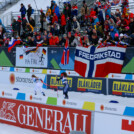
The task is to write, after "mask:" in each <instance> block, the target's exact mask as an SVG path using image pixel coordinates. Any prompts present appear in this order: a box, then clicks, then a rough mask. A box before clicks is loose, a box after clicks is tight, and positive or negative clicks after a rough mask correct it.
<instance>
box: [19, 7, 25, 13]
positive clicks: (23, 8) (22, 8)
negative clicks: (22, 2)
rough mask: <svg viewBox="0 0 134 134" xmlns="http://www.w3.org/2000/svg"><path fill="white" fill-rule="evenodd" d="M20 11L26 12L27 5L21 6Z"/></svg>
mask: <svg viewBox="0 0 134 134" xmlns="http://www.w3.org/2000/svg"><path fill="white" fill-rule="evenodd" d="M20 12H21V14H22V15H24V14H26V8H25V6H23V7H21V9H20Z"/></svg>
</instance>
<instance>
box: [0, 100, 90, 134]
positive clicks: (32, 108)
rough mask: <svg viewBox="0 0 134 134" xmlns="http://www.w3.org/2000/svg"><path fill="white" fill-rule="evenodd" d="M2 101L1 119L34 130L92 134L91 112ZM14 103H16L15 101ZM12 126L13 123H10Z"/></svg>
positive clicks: (64, 133) (63, 133) (57, 133)
mask: <svg viewBox="0 0 134 134" xmlns="http://www.w3.org/2000/svg"><path fill="white" fill-rule="evenodd" d="M7 100H8V99H0V105H2V108H1V109H0V119H1V120H6V121H9V122H16V123H12V125H16V126H23V128H30V129H33V130H37V131H41V132H45V133H55V134H67V133H70V131H79V130H81V131H83V132H86V133H88V134H91V112H90V111H83V110H76V109H69V108H68V109H66V108H62V107H56V106H49V105H42V104H38V105H36V104H34V103H29V102H21V103H20V101H17V100H16V101H15V103H12V101H13V100H8V102H7ZM13 102H14V101H13ZM10 124H11V123H10Z"/></svg>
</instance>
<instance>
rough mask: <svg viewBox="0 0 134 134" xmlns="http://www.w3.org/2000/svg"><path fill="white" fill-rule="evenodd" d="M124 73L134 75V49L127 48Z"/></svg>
mask: <svg viewBox="0 0 134 134" xmlns="http://www.w3.org/2000/svg"><path fill="white" fill-rule="evenodd" d="M122 73H128V74H129V73H131V74H132V73H134V48H133V47H131V48H129V47H128V48H127V49H126V55H125V60H124V64H123V68H122Z"/></svg>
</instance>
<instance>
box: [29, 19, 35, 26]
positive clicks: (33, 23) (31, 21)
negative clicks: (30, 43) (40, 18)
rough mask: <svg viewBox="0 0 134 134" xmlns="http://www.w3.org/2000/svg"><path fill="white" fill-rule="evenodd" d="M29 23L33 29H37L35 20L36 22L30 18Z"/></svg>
mask: <svg viewBox="0 0 134 134" xmlns="http://www.w3.org/2000/svg"><path fill="white" fill-rule="evenodd" d="M29 23H30V24H31V25H32V26H33V27H35V20H34V19H33V18H32V17H30V20H29Z"/></svg>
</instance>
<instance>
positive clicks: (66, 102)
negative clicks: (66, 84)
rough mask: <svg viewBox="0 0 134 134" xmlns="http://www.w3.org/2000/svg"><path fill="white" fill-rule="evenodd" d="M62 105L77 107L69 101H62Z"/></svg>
mask: <svg viewBox="0 0 134 134" xmlns="http://www.w3.org/2000/svg"><path fill="white" fill-rule="evenodd" d="M62 104H63V105H73V106H76V105H77V103H75V102H71V101H67V100H63V101H62Z"/></svg>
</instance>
